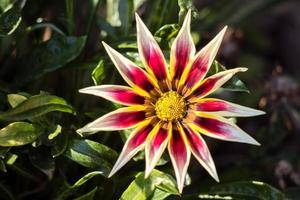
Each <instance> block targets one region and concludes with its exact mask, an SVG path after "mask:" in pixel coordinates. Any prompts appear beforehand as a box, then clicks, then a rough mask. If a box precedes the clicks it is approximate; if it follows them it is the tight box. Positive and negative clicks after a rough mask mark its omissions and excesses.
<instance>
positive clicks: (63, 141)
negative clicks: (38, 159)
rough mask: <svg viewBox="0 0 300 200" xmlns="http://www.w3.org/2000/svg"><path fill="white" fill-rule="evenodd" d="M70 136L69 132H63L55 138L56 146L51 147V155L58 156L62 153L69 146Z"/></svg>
mask: <svg viewBox="0 0 300 200" xmlns="http://www.w3.org/2000/svg"><path fill="white" fill-rule="evenodd" d="M68 142H69V138H68V135H67V134H61V135H59V136H58V137H57V138H55V141H54V146H53V148H52V149H51V155H52V157H53V158H56V157H58V156H60V155H62V154H63V153H64V152H65V150H66V149H67V147H68Z"/></svg>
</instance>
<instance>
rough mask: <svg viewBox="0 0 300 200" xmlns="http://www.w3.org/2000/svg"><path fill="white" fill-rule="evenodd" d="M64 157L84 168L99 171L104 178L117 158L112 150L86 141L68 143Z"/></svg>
mask: <svg viewBox="0 0 300 200" xmlns="http://www.w3.org/2000/svg"><path fill="white" fill-rule="evenodd" d="M65 155H66V156H67V157H68V158H70V159H71V160H73V161H75V162H77V163H79V164H81V165H83V166H85V167H89V168H95V169H99V170H100V171H101V173H102V174H103V175H104V176H107V175H108V173H109V172H110V170H111V168H112V165H113V164H114V162H115V160H116V158H117V153H116V152H115V151H114V150H112V149H110V148H109V147H107V146H105V145H103V144H100V143H98V142H94V141H91V140H87V139H81V140H73V141H70V143H69V146H68V147H67V151H66V152H65Z"/></svg>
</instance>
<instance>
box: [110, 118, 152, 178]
mask: <svg viewBox="0 0 300 200" xmlns="http://www.w3.org/2000/svg"><path fill="white" fill-rule="evenodd" d="M149 122H151V120H148V121H147V122H146V123H145V124H144V125H142V126H141V127H139V128H137V129H135V130H134V132H133V133H132V134H131V135H130V136H129V138H128V139H127V141H126V143H125V145H124V147H123V150H122V152H121V154H120V156H119V158H118V160H117V162H116V163H115V165H114V167H113V169H112V170H111V172H110V174H109V177H111V176H112V175H113V174H115V173H116V172H117V171H118V170H119V169H120V168H121V167H123V166H124V165H125V164H126V163H127V162H128V161H129V160H130V159H131V158H132V157H133V156H134V155H135V154H136V153H138V152H139V151H140V150H142V148H144V144H145V141H146V138H147V137H148V135H149V133H150V132H151V130H152V129H153V126H154V125H153V124H151V123H149Z"/></svg>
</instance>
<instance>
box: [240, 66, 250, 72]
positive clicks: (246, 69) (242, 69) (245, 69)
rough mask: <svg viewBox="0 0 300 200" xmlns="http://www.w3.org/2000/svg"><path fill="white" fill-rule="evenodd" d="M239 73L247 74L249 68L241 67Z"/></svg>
mask: <svg viewBox="0 0 300 200" xmlns="http://www.w3.org/2000/svg"><path fill="white" fill-rule="evenodd" d="M239 71H240V72H246V71H248V68H246V67H240V68H239Z"/></svg>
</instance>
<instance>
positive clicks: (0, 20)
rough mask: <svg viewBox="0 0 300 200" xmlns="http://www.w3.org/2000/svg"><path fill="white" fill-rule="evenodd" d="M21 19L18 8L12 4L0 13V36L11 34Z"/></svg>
mask: <svg viewBox="0 0 300 200" xmlns="http://www.w3.org/2000/svg"><path fill="white" fill-rule="evenodd" d="M21 21H22V16H21V11H20V9H19V8H17V7H15V6H12V7H11V8H9V9H8V10H6V11H5V12H4V13H2V14H1V15H0V37H1V36H7V35H10V34H12V33H13V32H14V31H15V30H16V29H17V28H18V26H19V24H20V22H21Z"/></svg>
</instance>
